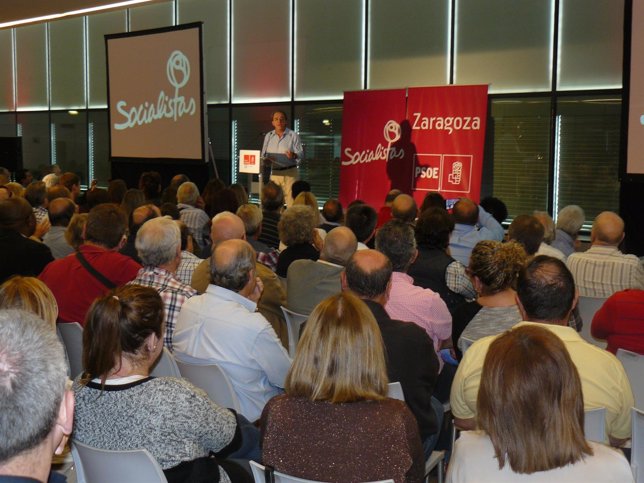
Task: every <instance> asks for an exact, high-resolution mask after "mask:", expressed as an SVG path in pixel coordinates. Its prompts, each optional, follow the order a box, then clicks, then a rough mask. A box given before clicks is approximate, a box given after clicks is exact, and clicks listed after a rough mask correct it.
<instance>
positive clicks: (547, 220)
mask: <svg viewBox="0 0 644 483" xmlns="http://www.w3.org/2000/svg"><path fill="white" fill-rule="evenodd" d="M533 216H534V217H535V218H536V219H537V220H539V223H541V225H543V241H542V242H541V245H539V249H538V250H537V253H536V254H537V255H548V256H549V257H555V258H558V259H559V260H564V261H565V260H566V256H565V255H564V254H563V252H562V251H561V250H559V249H557V248H555V247H553V246H552V245H551V244H552V242H553V241H554V239H555V222H554V221H553V220H552V217H551V216H550V214H549V213H548V212H547V211H535V212H534V213H533Z"/></svg>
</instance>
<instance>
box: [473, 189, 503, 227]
mask: <svg viewBox="0 0 644 483" xmlns="http://www.w3.org/2000/svg"><path fill="white" fill-rule="evenodd" d="M479 206H481V207H482V208H483V209H484V210H485V211H487V212H488V213H489V214H490V215H492V216H493V217H494V219H495V220H496V221H498V222H499V225H500V224H501V223H503V222H504V221H505V220H506V219H507V217H508V207H507V206H506V205H505V203H504V202H503V201H502V200H500V199H499V198H495V197H494V196H487V197H485V198H483V199H482V200H481V202H480V203H479Z"/></svg>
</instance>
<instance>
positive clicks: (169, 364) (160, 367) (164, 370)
mask: <svg viewBox="0 0 644 483" xmlns="http://www.w3.org/2000/svg"><path fill="white" fill-rule="evenodd" d="M150 375H151V376H153V377H181V372H180V371H179V368H178V367H177V362H176V361H175V360H174V356H173V355H172V353H171V352H170V351H169V350H168V348H167V347H164V348H163V351H161V355H160V356H159V359H158V360H157V362H156V364H155V365H154V368H153V369H152V370H151V371H150Z"/></svg>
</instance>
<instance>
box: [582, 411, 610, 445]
mask: <svg viewBox="0 0 644 483" xmlns="http://www.w3.org/2000/svg"><path fill="white" fill-rule="evenodd" d="M584 434H585V435H586V439H587V440H588V441H595V442H597V443H605V442H606V408H596V409H589V410H587V411H586V412H584Z"/></svg>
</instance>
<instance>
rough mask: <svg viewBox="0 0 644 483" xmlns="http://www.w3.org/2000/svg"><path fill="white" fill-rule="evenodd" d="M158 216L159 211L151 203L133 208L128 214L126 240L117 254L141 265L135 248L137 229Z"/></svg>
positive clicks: (159, 214)
mask: <svg viewBox="0 0 644 483" xmlns="http://www.w3.org/2000/svg"><path fill="white" fill-rule="evenodd" d="M158 216H161V210H159V207H158V206H156V205H153V204H151V203H147V204H145V205H141V206H139V207H138V208H135V209H134V211H133V212H132V213H131V214H130V218H129V220H128V235H127V240H126V241H125V243H124V244H123V246H122V247H121V249H120V250H119V253H122V254H123V255H127V256H128V257H130V258H131V259H132V260H134V261H135V262H136V263H141V258H139V254H138V253H137V251H136V246H135V243H136V235H137V233H138V232H139V228H141V227H142V226H143V224H144V223H145V222H146V221H148V220H151V219H153V218H157V217H158Z"/></svg>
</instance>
